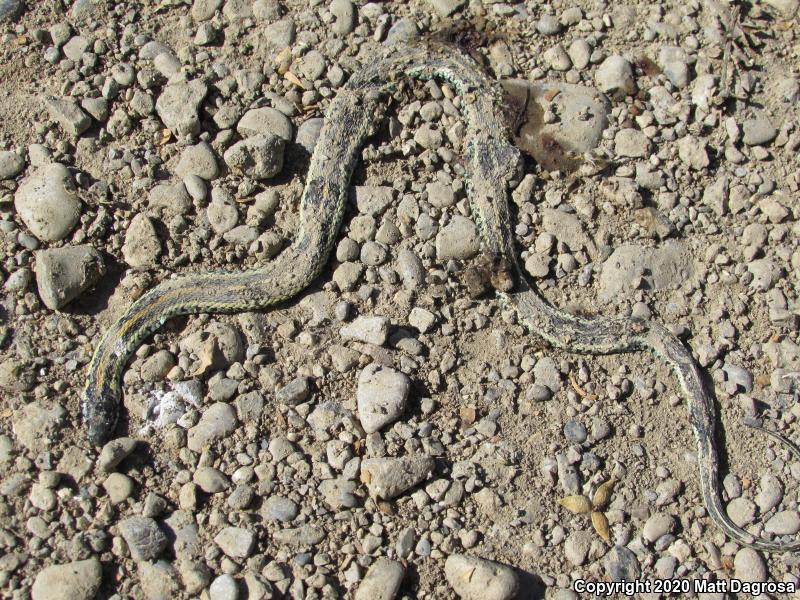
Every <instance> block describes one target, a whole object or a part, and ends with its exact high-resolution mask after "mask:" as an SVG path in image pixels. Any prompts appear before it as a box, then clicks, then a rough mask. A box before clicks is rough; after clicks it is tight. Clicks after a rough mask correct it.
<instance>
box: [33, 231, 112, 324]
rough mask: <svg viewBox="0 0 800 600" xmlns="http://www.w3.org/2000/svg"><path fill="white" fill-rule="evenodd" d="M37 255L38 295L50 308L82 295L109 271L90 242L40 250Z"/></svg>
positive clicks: (56, 307)
mask: <svg viewBox="0 0 800 600" xmlns="http://www.w3.org/2000/svg"><path fill="white" fill-rule="evenodd" d="M35 256H36V285H37V286H38V288H39V297H40V298H41V299H42V302H44V304H45V306H47V308H49V309H51V310H58V309H59V308H61V307H62V306H64V305H65V304H67V303H69V302H70V301H71V300H73V299H75V298H77V297H78V296H80V295H81V294H82V293H83V292H84V291H86V290H87V289H89V288H90V287H92V286H93V285H94V284H95V283H97V281H98V280H99V279H100V277H102V276H103V275H104V274H105V272H106V267H105V263H104V262H103V257H102V256H101V255H100V253H99V252H98V251H97V250H95V249H94V247H92V246H89V245H88V244H85V245H82V246H67V247H65V248H52V249H50V250H39V251H38V252H36V255H35Z"/></svg>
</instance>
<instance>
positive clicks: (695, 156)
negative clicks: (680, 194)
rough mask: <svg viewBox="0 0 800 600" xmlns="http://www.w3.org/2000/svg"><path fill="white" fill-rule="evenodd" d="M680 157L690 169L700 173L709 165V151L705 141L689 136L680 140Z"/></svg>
mask: <svg viewBox="0 0 800 600" xmlns="http://www.w3.org/2000/svg"><path fill="white" fill-rule="evenodd" d="M678 156H679V157H680V159H681V160H682V161H683V163H684V164H685V165H687V166H688V167H689V168H690V169H694V170H695V171H700V170H701V169H705V168H706V167H707V166H708V165H709V164H710V162H711V161H710V160H709V158H708V150H707V149H706V142H705V140H703V139H700V138H698V137H695V136H693V135H687V136H684V137H682V138H681V139H680V140H678Z"/></svg>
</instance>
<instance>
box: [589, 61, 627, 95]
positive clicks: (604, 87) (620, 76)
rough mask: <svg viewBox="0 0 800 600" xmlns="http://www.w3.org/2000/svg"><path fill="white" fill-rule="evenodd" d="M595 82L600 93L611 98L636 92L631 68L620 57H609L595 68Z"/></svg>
mask: <svg viewBox="0 0 800 600" xmlns="http://www.w3.org/2000/svg"><path fill="white" fill-rule="evenodd" d="M595 82H596V83H597V87H599V88H600V91H602V92H605V93H606V94H610V95H613V96H617V97H620V96H628V95H631V94H633V93H634V92H636V80H635V79H634V78H633V67H632V66H631V63H629V62H628V61H627V60H626V59H625V58H623V57H622V56H609V57H608V58H606V59H605V60H604V61H603V62H602V64H601V65H600V66H599V67H598V68H597V73H596V74H595Z"/></svg>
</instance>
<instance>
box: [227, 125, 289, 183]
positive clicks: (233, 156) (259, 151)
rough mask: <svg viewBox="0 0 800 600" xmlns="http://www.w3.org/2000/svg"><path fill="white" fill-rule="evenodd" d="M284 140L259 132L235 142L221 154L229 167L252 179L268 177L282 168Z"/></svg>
mask: <svg viewBox="0 0 800 600" xmlns="http://www.w3.org/2000/svg"><path fill="white" fill-rule="evenodd" d="M285 143H286V142H285V141H284V139H283V138H280V137H278V136H276V135H272V134H261V135H255V136H253V137H249V138H247V139H244V140H242V141H240V142H237V143H235V144H234V145H233V146H231V147H230V148H228V149H227V150H226V151H225V154H224V155H223V158H224V159H225V163H226V164H227V165H228V167H230V169H231V170H232V171H233V172H235V173H237V174H240V175H246V176H248V177H252V178H254V179H269V178H270V177H274V176H275V175H277V174H278V173H280V172H281V169H283V151H284V146H285Z"/></svg>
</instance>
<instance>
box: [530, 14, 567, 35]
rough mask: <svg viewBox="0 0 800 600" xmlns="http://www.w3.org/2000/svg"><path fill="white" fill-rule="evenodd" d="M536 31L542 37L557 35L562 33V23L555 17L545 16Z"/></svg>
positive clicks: (538, 22)
mask: <svg viewBox="0 0 800 600" xmlns="http://www.w3.org/2000/svg"><path fill="white" fill-rule="evenodd" d="M536 31H538V32H539V33H541V34H542V35H556V34H557V33H558V32H559V31H561V22H560V21H559V20H558V17H556V16H555V15H551V14H544V15H542V16H541V17H539V20H538V21H537V22H536Z"/></svg>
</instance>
